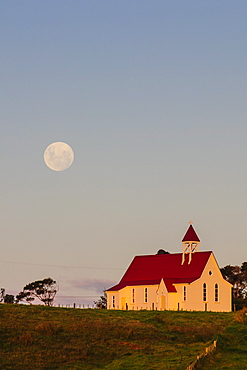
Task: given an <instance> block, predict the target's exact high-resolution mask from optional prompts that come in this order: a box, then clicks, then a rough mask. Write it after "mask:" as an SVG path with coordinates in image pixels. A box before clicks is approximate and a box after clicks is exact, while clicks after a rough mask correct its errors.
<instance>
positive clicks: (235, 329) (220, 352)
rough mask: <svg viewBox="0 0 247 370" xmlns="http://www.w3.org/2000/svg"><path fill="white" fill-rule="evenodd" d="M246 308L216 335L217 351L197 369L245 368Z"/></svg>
mask: <svg viewBox="0 0 247 370" xmlns="http://www.w3.org/2000/svg"><path fill="white" fill-rule="evenodd" d="M246 313H247V309H246V308H243V309H242V310H241V311H238V312H237V313H236V314H235V316H234V320H233V322H232V323H231V325H229V326H228V327H227V328H226V329H225V331H224V332H223V333H221V334H219V335H218V341H217V351H216V352H215V353H214V354H213V355H212V356H208V357H207V358H205V359H204V361H203V363H202V365H201V367H200V368H198V369H207V370H219V369H224V370H229V369H236V370H246V369H247V316H246Z"/></svg>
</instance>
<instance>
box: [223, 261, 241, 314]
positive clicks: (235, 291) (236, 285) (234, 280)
mask: <svg viewBox="0 0 247 370" xmlns="http://www.w3.org/2000/svg"><path fill="white" fill-rule="evenodd" d="M220 270H221V273H222V275H223V276H224V278H225V279H226V280H227V281H229V283H231V284H232V285H233V288H232V297H233V309H234V310H235V309H237V310H239V309H242V308H243V307H247V262H243V263H242V265H241V266H231V265H227V266H225V267H223V268H221V269H220Z"/></svg>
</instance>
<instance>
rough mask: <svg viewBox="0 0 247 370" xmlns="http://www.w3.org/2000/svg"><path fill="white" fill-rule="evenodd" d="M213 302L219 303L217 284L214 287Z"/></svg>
mask: <svg viewBox="0 0 247 370" xmlns="http://www.w3.org/2000/svg"><path fill="white" fill-rule="evenodd" d="M214 300H215V302H219V286H218V284H217V283H216V284H215V286H214Z"/></svg>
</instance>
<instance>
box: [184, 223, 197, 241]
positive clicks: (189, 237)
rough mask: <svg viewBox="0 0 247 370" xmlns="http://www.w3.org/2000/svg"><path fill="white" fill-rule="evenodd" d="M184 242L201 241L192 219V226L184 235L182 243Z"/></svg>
mask: <svg viewBox="0 0 247 370" xmlns="http://www.w3.org/2000/svg"><path fill="white" fill-rule="evenodd" d="M184 242H196V243H198V242H200V239H199V238H198V236H197V234H196V232H195V230H194V227H193V226H192V221H190V226H189V228H188V230H187V232H186V234H185V235H184V237H183V240H182V243H184Z"/></svg>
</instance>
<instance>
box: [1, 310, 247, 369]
mask: <svg viewBox="0 0 247 370" xmlns="http://www.w3.org/2000/svg"><path fill="white" fill-rule="evenodd" d="M235 316H236V314H233V313H212V312H186V311H180V312H173V311H163V312H159V311H144V310H143V311H106V310H90V309H84V310H81V309H71V308H68V309H65V308H53V307H44V306H35V305H33V306H27V305H5V304H0V369H20V370H23V369H32V370H34V369H62V370H63V369H64V370H65V369H85V370H94V369H107V370H128V369H129V370H140V369H147V370H162V369H170V370H184V369H185V368H186V366H188V365H189V363H190V362H192V361H193V360H194V359H195V357H196V356H197V355H198V354H199V353H200V352H201V351H202V350H203V349H204V348H205V347H206V346H207V344H208V343H209V342H211V341H212V340H213V339H216V337H217V336H218V333H219V334H220V335H219V343H220V345H221V347H222V348H221V347H220V349H219V352H218V351H217V353H216V355H213V356H212V357H210V358H208V359H207V361H208V364H207V366H213V367H205V369H222V367H218V368H216V367H214V365H213V363H212V361H214V359H215V358H216V357H217V356H219V358H220V356H224V353H225V352H224V351H225V349H224V348H226V352H229V348H228V347H227V346H229V345H230V346H231V342H232V338H233V337H231V336H232V331H234V335H236V333H235V331H236V330H237V331H238V333H240V334H241V336H243V338H245V339H242V342H243V344H246V343H247V332H246V325H245V324H244V323H243V322H241V320H242V321H244V320H245V319H243V318H241V320H240V321H234V317H235ZM243 317H244V316H243ZM229 325H230V326H229ZM227 327H228V329H227V330H226V331H224V330H225V328H227ZM228 331H229V332H228ZM226 338H228V339H229V342H230V344H229V343H228V342H227V339H226ZM234 338H235V337H234ZM236 345H238V346H240V343H236ZM227 348H228V349H227ZM241 348H242V347H241ZM241 348H240V347H239V350H240V349H241ZM245 356H246V353H245ZM232 368H234V369H242V368H240V367H232ZM246 368H247V367H245V369H246ZM226 369H229V367H228V368H227V367H226Z"/></svg>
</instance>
